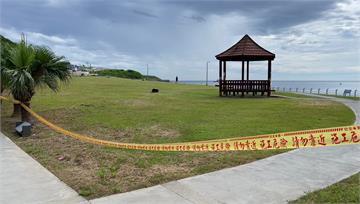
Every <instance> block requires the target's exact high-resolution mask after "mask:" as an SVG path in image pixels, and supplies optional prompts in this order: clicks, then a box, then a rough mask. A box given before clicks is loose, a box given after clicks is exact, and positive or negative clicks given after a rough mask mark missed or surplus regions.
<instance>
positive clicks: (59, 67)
mask: <svg viewBox="0 0 360 204" xmlns="http://www.w3.org/2000/svg"><path fill="white" fill-rule="evenodd" d="M9 61H10V63H9V64H10V65H9V66H8V67H7V68H6V70H5V72H6V74H7V75H8V76H9V81H8V85H7V89H9V91H10V93H11V94H12V96H13V97H14V99H16V100H19V101H21V102H22V103H24V104H25V105H27V106H30V101H31V99H32V97H33V96H34V94H35V91H36V87H39V86H47V87H49V88H50V89H51V90H53V91H57V90H58V88H59V82H60V81H63V82H66V81H68V80H69V79H70V72H69V65H70V63H69V62H68V61H66V60H64V57H58V56H56V55H55V53H54V52H52V51H51V50H50V49H49V48H47V47H41V46H32V45H28V44H27V43H26V40H25V37H24V36H22V38H21V41H20V43H19V44H18V45H17V46H16V47H15V48H14V49H13V50H12V51H11V52H10V55H9ZM21 119H22V121H29V120H30V117H29V113H28V112H27V111H26V110H25V109H23V108H21Z"/></svg>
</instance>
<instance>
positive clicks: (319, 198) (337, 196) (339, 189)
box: [289, 173, 360, 204]
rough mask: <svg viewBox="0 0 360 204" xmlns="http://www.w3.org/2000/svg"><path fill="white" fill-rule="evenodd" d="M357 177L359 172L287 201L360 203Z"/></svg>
mask: <svg viewBox="0 0 360 204" xmlns="http://www.w3.org/2000/svg"><path fill="white" fill-rule="evenodd" d="M359 177H360V174H359V173H357V174H355V175H353V176H351V177H349V178H347V179H344V180H342V181H340V182H338V183H336V184H333V185H331V186H329V187H327V188H324V189H321V190H318V191H315V192H312V193H308V194H306V195H305V196H302V197H301V198H299V199H297V200H295V201H291V202H289V203H291V204H300V203H307V204H312V203H314V204H315V203H360V190H359V189H360V180H359Z"/></svg>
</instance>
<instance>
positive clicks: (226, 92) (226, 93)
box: [222, 61, 227, 96]
mask: <svg viewBox="0 0 360 204" xmlns="http://www.w3.org/2000/svg"><path fill="white" fill-rule="evenodd" d="M223 62H224V82H223V84H225V85H224V87H226V61H223ZM222 91H223V93H224V92H225V95H226V96H227V90H226V88H225V90H224V89H222Z"/></svg>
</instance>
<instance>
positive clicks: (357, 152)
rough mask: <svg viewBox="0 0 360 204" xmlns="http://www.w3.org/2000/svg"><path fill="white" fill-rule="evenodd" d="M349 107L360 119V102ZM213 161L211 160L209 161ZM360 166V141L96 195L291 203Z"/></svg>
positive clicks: (198, 202) (202, 202) (98, 203)
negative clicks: (359, 143)
mask: <svg viewBox="0 0 360 204" xmlns="http://www.w3.org/2000/svg"><path fill="white" fill-rule="evenodd" d="M322 98H328V99H331V100H335V101H338V102H341V103H344V104H345V105H347V106H349V107H350V108H351V109H352V110H353V111H354V112H355V113H356V124H360V117H359V116H360V105H359V101H351V100H346V99H338V98H330V97H322ZM210 162H211V161H210ZM359 171H360V145H348V146H339V147H323V148H314V149H297V150H294V151H290V152H287V153H283V154H279V155H275V156H272V157H269V158H266V159H262V160H258V161H255V162H252V163H249V164H245V165H241V166H237V167H233V168H228V169H223V170H220V171H216V172H212V173H208V174H203V175H200V176H195V177H190V178H186V179H182V180H178V181H173V182H170V183H166V184H163V185H158V186H154V187H150V188H145V189H140V190H136V191H132V192H128V193H122V194H116V195H112V196H107V197H103V198H99V199H95V200H91V201H90V203H92V204H104V203H129V204H133V203H134V204H140V203H141V204H142V203H144V204H145V203H154V204H155V203H156V204H161V203H164V204H165V203H179V204H180V203H191V204H220V203H236V204H238V203H252V204H253V203H287V201H290V200H295V199H296V198H298V197H300V196H302V195H304V194H305V193H306V192H312V191H315V190H318V189H322V188H325V187H327V186H329V185H331V184H333V183H336V182H338V181H340V180H342V179H344V178H347V177H349V176H351V175H353V174H355V173H357V172H359Z"/></svg>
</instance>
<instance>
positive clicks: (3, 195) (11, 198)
mask: <svg viewBox="0 0 360 204" xmlns="http://www.w3.org/2000/svg"><path fill="white" fill-rule="evenodd" d="M0 151H1V153H0V203H1V204H15V203H19V204H24V203H26V204H32V203H34V204H43V203H44V204H45V203H52V204H55V203H58V204H65V203H73V204H75V203H88V201H86V200H85V199H84V198H82V197H80V196H79V195H78V194H77V192H75V191H74V190H73V189H71V188H70V187H68V186H67V185H66V184H64V183H63V182H61V181H60V180H59V179H58V178H57V177H56V176H54V175H53V174H52V173H50V172H49V171H48V170H47V169H45V168H44V167H43V166H41V165H40V164H39V163H38V162H37V161H35V160H34V159H33V158H32V157H30V156H29V155H28V154H26V153H25V152H24V151H23V150H21V149H20V148H19V147H18V146H16V145H15V144H14V143H13V142H12V141H11V140H10V139H9V138H7V137H6V136H4V135H3V133H1V132H0Z"/></svg>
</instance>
